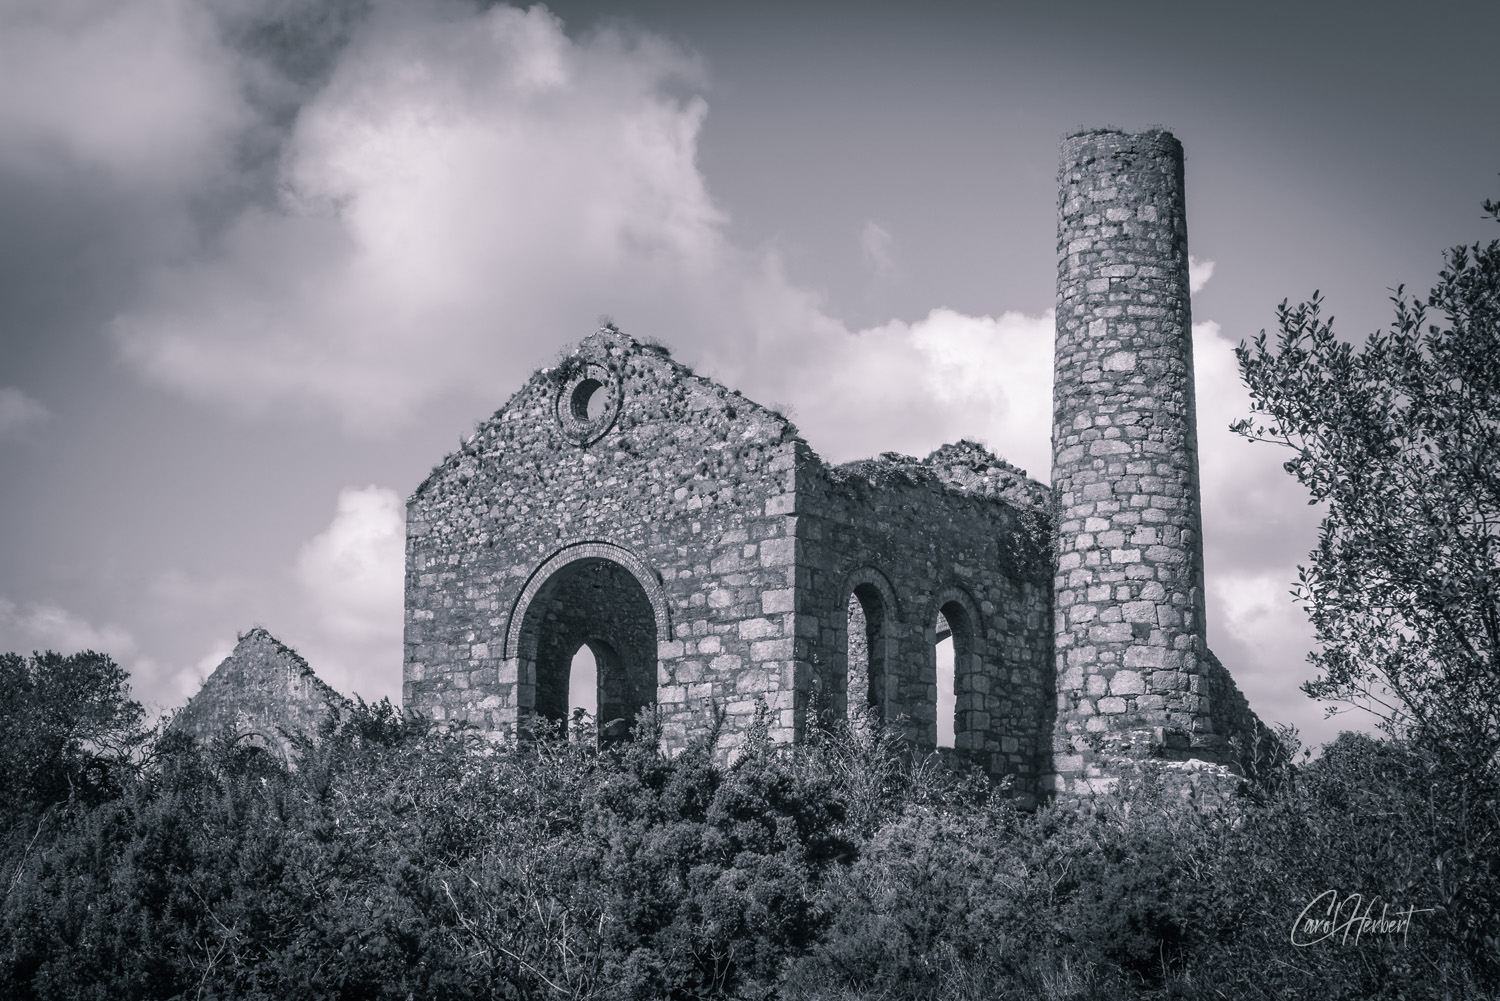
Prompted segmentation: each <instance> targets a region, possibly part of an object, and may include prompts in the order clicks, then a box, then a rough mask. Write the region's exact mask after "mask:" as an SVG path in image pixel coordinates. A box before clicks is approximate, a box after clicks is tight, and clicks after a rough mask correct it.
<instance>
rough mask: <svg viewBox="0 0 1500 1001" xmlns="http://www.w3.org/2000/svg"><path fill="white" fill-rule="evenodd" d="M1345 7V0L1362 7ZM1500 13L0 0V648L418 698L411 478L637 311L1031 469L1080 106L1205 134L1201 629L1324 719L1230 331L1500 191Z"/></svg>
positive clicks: (835, 445)
mask: <svg viewBox="0 0 1500 1001" xmlns="http://www.w3.org/2000/svg"><path fill="white" fill-rule="evenodd" d="M1355 10H1357V13H1350V11H1355ZM1497 29H1500V7H1497V6H1496V5H1494V4H1479V3H1474V4H1464V5H1452V4H1441V3H1437V4H1431V3H1429V4H1423V5H1420V6H1418V5H1415V4H1410V5H1382V4H1378V3H1373V4H1362V5H1358V6H1357V7H1356V6H1355V5H1348V4H1318V3H1311V4H1309V3H1298V4H1295V5H1294V4H1278V3H1268V4H1256V5H1237V6H1235V7H1234V8H1232V9H1231V8H1229V6H1228V5H1205V4H1185V3H1182V4H1179V3H1137V4H1129V5H1124V4H1117V3H1102V2H1097V3H1096V2H1075V3H1070V4H1067V5H1040V4H1027V5H1010V4H1005V3H998V2H996V3H984V4H979V3H969V4H957V3H941V2H928V3H923V4H921V5H920V6H919V5H916V4H909V5H881V4H868V3H861V4H853V3H831V2H830V3H820V4H816V5H809V4H806V3H802V4H786V3H779V2H757V3H755V4H735V5H729V4H703V3H691V4H690V3H666V2H649V0H639V2H635V3H631V2H629V0H625V2H623V3H611V4H601V3H588V2H568V0H563V2H559V3H556V4H553V5H551V6H548V7H542V6H535V7H530V8H519V7H509V6H503V5H494V6H484V5H476V4H474V3H472V2H467V0H451V2H450V0H404V2H400V3H397V2H389V0H320V2H312V0H194V2H189V0H0V649H7V650H20V651H29V650H32V649H47V648H52V649H59V650H62V651H65V652H66V651H72V650H77V649H83V648H93V649H99V650H104V651H106V652H108V653H110V654H111V655H113V656H114V657H115V659H116V660H117V661H119V662H120V663H121V664H122V665H124V666H125V667H126V668H127V669H128V670H129V671H130V672H131V674H132V681H133V684H134V686H135V692H136V695H137V697H139V698H141V699H142V700H143V701H145V702H146V703H147V704H148V705H150V706H152V707H153V708H155V709H158V710H166V709H170V708H172V707H174V706H177V705H180V704H182V703H183V702H184V701H185V700H186V699H187V698H188V697H189V696H190V695H191V694H192V693H193V692H194V691H196V688H197V686H198V685H199V684H200V683H201V681H202V679H203V678H204V677H206V676H207V674H208V673H209V672H210V671H212V669H213V667H214V666H215V665H216V664H217V663H218V662H219V661H220V660H221V659H222V658H223V657H224V656H225V655H226V654H227V653H228V651H229V650H230V649H231V648H232V646H233V645H234V642H235V639H236V636H237V634H238V633H240V632H243V631H245V630H248V629H249V628H251V627H252V626H255V625H262V626H265V627H266V628H268V629H270V630H271V631H272V632H273V633H274V634H275V635H277V636H278V637H279V638H281V639H282V640H284V641H285V642H287V643H289V644H291V645H292V646H294V647H296V648H297V649H298V650H299V651H300V652H301V653H302V654H303V655H304V656H305V657H307V659H308V660H309V662H310V663H311V664H312V666H313V667H314V669H315V670H317V671H318V673H319V674H320V675H321V676H322V677H323V678H324V679H325V680H327V681H328V682H330V683H331V684H333V685H334V686H335V687H336V688H339V689H340V690H342V691H344V692H346V693H358V694H360V695H362V696H364V697H366V698H369V699H378V698H380V697H383V696H391V697H392V698H393V699H398V698H399V694H400V680H401V645H400V642H401V609H402V551H403V538H404V536H403V532H404V527H403V524H402V518H403V512H404V501H405V498H406V497H407V496H409V495H410V493H411V492H412V491H413V490H414V489H415V487H416V485H417V484H418V483H419V482H421V480H422V479H423V478H424V477H425V476H426V474H427V472H428V471H429V470H430V469H431V468H432V466H434V465H435V464H436V463H438V462H439V461H440V460H441V459H442V458H443V456H444V455H445V454H446V453H447V452H449V451H451V450H452V449H453V448H454V447H455V446H456V445H457V444H458V442H459V440H460V439H461V438H462V437H463V436H465V435H466V434H468V433H469V432H470V431H471V430H472V429H473V427H474V425H475V424H476V423H477V422H478V421H480V420H482V419H484V418H485V417H487V416H488V415H489V414H490V413H492V412H493V411H494V410H495V409H496V408H497V407H499V406H501V405H502V404H503V403H504V402H505V400H506V399H507V398H508V397H509V396H510V394H511V393H512V392H514V391H515V390H516V389H518V388H519V387H520V386H521V384H522V383H523V382H524V381H525V379H526V377H527V376H528V375H529V373H530V372H531V371H533V370H534V369H536V368H538V367H541V366H544V365H548V364H550V363H551V362H552V361H553V360H554V359H555V358H556V357H558V356H559V354H560V353H561V352H563V351H564V350H565V349H566V346H567V345H569V344H572V343H576V342H577V341H578V340H581V339H582V338H583V337H585V336H587V335H588V334H589V333H590V332H591V331H592V330H594V329H595V328H596V327H597V326H598V325H599V323H600V321H601V318H606V317H607V318H610V319H612V320H613V321H614V322H615V323H617V324H618V325H619V326H620V327H621V328H623V329H624V330H625V331H626V332H628V333H631V334H633V335H635V336H637V337H640V338H642V339H645V338H651V339H655V340H658V341H660V342H662V343H664V344H666V345H667V346H669V347H670V348H671V350H672V352H673V354H674V356H675V357H677V358H679V359H680V360H682V361H684V362H686V363H688V364H689V365H692V366H693V367H694V368H695V369H696V370H698V371H699V372H701V373H703V374H706V375H710V376H712V377H715V378H717V379H719V380H721V381H723V382H725V383H727V384H729V385H731V386H734V387H736V388H739V389H741V390H743V391H744V392H745V393H746V394H747V395H749V396H751V397H752V398H754V399H758V400H760V401H762V402H764V403H768V404H779V405H783V406H786V407H790V408H791V411H792V413H793V416H794V419H795V421H796V422H797V424H798V426H799V428H800V429H801V431H802V432H803V434H804V436H805V437H806V438H807V440H808V441H809V443H810V444H811V445H812V446H813V448H814V449H816V450H817V451H818V452H819V453H820V454H822V455H823V456H824V457H825V458H827V459H829V460H831V461H845V460H848V459H853V458H858V457H861V456H866V455H871V454H874V453H878V452H882V451H887V450H894V451H901V452H906V453H909V454H916V455H925V454H926V453H927V452H928V451H930V450H931V449H933V448H935V447H937V446H938V445H939V444H942V443H943V442H946V441H952V440H956V439H958V438H961V437H967V438H973V439H978V440H980V441H983V442H984V443H986V444H987V445H988V446H989V447H990V448H991V450H992V451H995V452H996V453H997V454H1000V455H1001V456H1003V457H1005V458H1007V459H1009V460H1011V461H1012V462H1015V463H1016V464H1017V465H1020V466H1022V467H1023V468H1025V469H1027V470H1029V471H1030V472H1031V474H1032V475H1033V476H1036V477H1038V478H1039V479H1042V480H1044V481H1045V479H1046V478H1047V473H1048V470H1047V467H1048V456H1049V452H1050V448H1049V442H1048V436H1049V433H1050V383H1051V340H1052V314H1051V312H1050V311H1051V308H1052V302H1053V296H1054V292H1055V280H1056V256H1055V239H1056V237H1055V233H1056V221H1055V213H1056V170H1057V150H1058V143H1059V140H1060V139H1061V138H1062V136H1063V135H1065V134H1066V133H1068V132H1069V131H1072V130H1074V129H1077V128H1080V127H1094V126H1104V125H1110V126H1115V127H1120V128H1125V129H1130V130H1136V129H1141V128H1145V127H1148V126H1162V127H1166V128H1169V129H1171V130H1172V131H1173V132H1174V133H1175V134H1176V135H1177V137H1178V138H1179V139H1181V141H1182V143H1183V145H1184V147H1185V149H1186V156H1187V166H1186V171H1187V174H1186V177H1187V203H1188V228H1189V244H1190V249H1191V253H1192V256H1193V258H1194V261H1195V267H1194V281H1193V285H1194V299H1193V313H1194V320H1195V326H1194V342H1195V351H1196V353H1197V364H1198V375H1197V378H1198V387H1199V388H1198V399H1199V422H1200V430H1199V434H1200V449H1201V452H1202V481H1203V500H1204V531H1205V537H1206V542H1205V562H1206V567H1207V580H1208V583H1207V603H1208V615H1209V624H1208V629H1209V644H1210V646H1211V647H1212V648H1213V649H1214V650H1215V651H1216V652H1217V653H1218V655H1219V657H1220V659H1221V660H1223V661H1224V663H1225V664H1226V665H1227V666H1228V667H1229V668H1230V670H1231V672H1232V673H1233V674H1234V676H1235V678H1236V679H1237V681H1238V683H1239V685H1240V687H1241V689H1242V690H1243V691H1244V692H1245V693H1246V695H1247V697H1248V698H1249V700H1250V703H1251V706H1252V707H1253V708H1254V709H1255V710H1256V711H1258V712H1259V713H1260V714H1261V716H1262V717H1263V718H1264V719H1266V720H1268V721H1276V722H1284V723H1289V724H1293V725H1296V726H1297V727H1299V728H1300V730H1301V731H1302V734H1303V737H1304V739H1305V740H1307V741H1308V742H1309V743H1312V744H1316V743H1318V742H1321V741H1324V740H1327V739H1330V738H1331V737H1332V736H1333V735H1334V734H1335V733H1336V732H1337V731H1338V730H1339V729H1340V728H1343V727H1350V726H1361V727H1367V726H1368V720H1367V719H1361V718H1359V717H1357V716H1342V717H1339V718H1336V719H1334V720H1325V719H1324V718H1323V710H1322V707H1320V706H1319V705H1317V704H1316V703H1313V702H1311V701H1310V700H1308V699H1307V698H1306V697H1305V696H1303V695H1302V694H1301V693H1300V692H1299V691H1298V689H1297V686H1298V684H1299V683H1300V682H1302V681H1303V680H1305V679H1306V678H1307V677H1308V676H1309V674H1310V671H1311V669H1310V668H1309V666H1308V665H1307V664H1306V663H1305V661H1304V658H1305V656H1306V653H1307V651H1308V650H1309V649H1310V645H1311V638H1310V630H1309V629H1308V627H1307V625H1306V621H1305V616H1304V614H1303V613H1302V611H1301V610H1300V609H1299V608H1298V606H1297V605H1296V604H1295V602H1294V601H1293V600H1292V599H1291V597H1290V595H1289V593H1288V592H1289V587H1290V584H1291V582H1292V581H1293V580H1294V579H1295V576H1296V566H1297V564H1298V562H1299V560H1303V559H1305V556H1306V553H1307V552H1308V550H1309V549H1310V548H1311V547H1312V544H1313V541H1314V538H1315V534H1316V528H1317V523H1318V518H1319V515H1318V511H1317V509H1316V508H1312V507H1309V506H1308V504H1307V500H1306V496H1305V495H1304V494H1303V493H1302V492H1301V491H1300V490H1299V488H1298V487H1297V486H1296V484H1295V483H1294V482H1292V481H1291V479H1290V478H1289V477H1288V476H1287V475H1286V474H1285V473H1284V472H1283V471H1282V469H1281V467H1280V463H1281V462H1282V461H1283V460H1284V456H1281V455H1278V454H1277V453H1276V451H1275V450H1274V449H1273V448H1272V447H1271V446H1267V445H1263V444H1262V445H1254V444H1250V443H1247V442H1245V441H1243V440H1240V439H1238V438H1236V437H1234V436H1233V435H1231V434H1230V433H1229V432H1228V430H1227V426H1228V424H1229V422H1230V421H1231V420H1233V419H1235V418H1236V417H1240V416H1244V415H1245V414H1247V413H1248V398H1247V397H1246V395H1245V393H1244V390H1243V388H1242V387H1241V385H1240V383H1239V379H1238V374H1237V370H1236V366H1235V361H1234V356H1233V348H1234V345H1235V344H1237V343H1238V342H1240V341H1241V340H1243V339H1246V338H1249V337H1253V336H1254V335H1255V334H1256V333H1258V332H1259V331H1260V330H1261V329H1263V328H1268V327H1269V328H1272V329H1273V330H1274V324H1275V307H1276V304H1277V303H1278V302H1280V301H1281V300H1282V299H1288V298H1289V299H1291V300H1292V301H1293V302H1297V301H1300V300H1302V299H1305V298H1307V297H1308V296H1310V295H1311V294H1312V293H1313V291H1314V290H1321V291H1322V292H1323V294H1324V297H1325V299H1326V301H1327V303H1328V308H1329V309H1330V310H1331V311H1332V312H1333V313H1334V314H1335V316H1336V317H1337V319H1336V321H1335V325H1336V328H1337V329H1339V330H1341V331H1342V332H1343V333H1344V334H1345V335H1346V336H1350V337H1354V338H1358V337H1362V336H1363V335H1364V334H1365V333H1368V332H1369V331H1371V330H1373V329H1376V328H1378V327H1380V326H1382V325H1384V324H1385V323H1387V322H1388V319H1389V315H1390V307H1389V303H1388V301H1387V300H1388V297H1389V295H1390V291H1389V290H1390V289H1392V288H1394V287H1396V286H1399V285H1403V284H1404V285H1406V286H1408V287H1409V288H1412V289H1416V290H1421V291H1425V290H1426V289H1427V288H1428V287H1430V285H1431V284H1432V283H1433V281H1434V279H1435V276H1436V273H1437V270H1438V268H1439V266H1440V264H1441V254H1442V251H1443V250H1444V249H1445V248H1447V247H1450V246H1452V245H1455V244H1460V243H1472V242H1474V241H1476V240H1480V239H1483V240H1489V239H1491V238H1492V237H1493V236H1495V235H1500V234H1496V233H1494V232H1493V230H1494V224H1493V223H1490V222H1486V221H1485V220H1483V219H1482V217H1481V211H1480V204H1481V202H1482V201H1483V200H1484V199H1485V198H1486V197H1491V198H1493V197H1496V196H1500V179H1497V172H1500V102H1497V101H1495V96H1496V95H1495V83H1494V73H1493V65H1492V63H1493V55H1492V52H1491V51H1490V46H1491V45H1492V44H1493V42H1492V40H1493V39H1494V38H1495V37H1497Z"/></svg>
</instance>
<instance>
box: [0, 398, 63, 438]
mask: <svg viewBox="0 0 1500 1001" xmlns="http://www.w3.org/2000/svg"><path fill="white" fill-rule="evenodd" d="M51 416H52V414H51V412H50V411H48V409H47V408H46V407H44V406H42V405H41V404H40V403H38V402H37V401H36V400H33V399H32V398H31V397H29V396H27V395H26V394H25V393H23V392H21V391H20V390H19V389H16V388H15V387H14V386H3V387H0V439H4V438H19V437H21V436H22V435H23V434H25V433H26V432H27V431H28V430H30V429H31V428H33V427H35V426H36V425H38V424H40V423H42V422H43V421H45V420H46V419H47V418H49V417H51Z"/></svg>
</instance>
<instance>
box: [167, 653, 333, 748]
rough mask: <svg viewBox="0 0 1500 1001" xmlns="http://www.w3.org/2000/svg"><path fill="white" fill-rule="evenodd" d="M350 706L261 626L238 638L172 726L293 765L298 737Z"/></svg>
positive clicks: (206, 740)
mask: <svg viewBox="0 0 1500 1001" xmlns="http://www.w3.org/2000/svg"><path fill="white" fill-rule="evenodd" d="M348 707H349V700H348V699H346V698H344V697H343V696H342V695H340V694H339V693H338V692H336V691H334V690H333V689H332V688H330V687H328V685H327V684H325V683H324V682H323V680H322V679H321V678H319V677H318V676H317V675H316V674H314V673H313V669H312V668H311V667H309V666H308V665H307V661H305V660H303V659H302V658H301V657H300V656H299V655H298V654H297V651H295V650H293V649H291V648H290V647H288V646H286V645H285V644H283V643H282V642H281V641H280V640H278V639H277V638H276V637H274V636H272V635H271V634H270V633H268V632H267V631H266V630H265V629H262V628H259V627H257V628H254V629H251V630H250V631H249V632H247V633H245V634H244V635H243V636H241V637H239V642H238V643H237V644H236V645H235V648H234V650H233V652H231V653H230V654H229V656H228V657H225V658H224V660H223V661H222V662H221V663H220V664H219V666H218V667H216V668H215V669H214V672H213V673H212V674H211V675H209V676H208V678H207V680H205V681H204V682H203V687H202V688H200V689H199V690H198V694H196V695H194V696H193V698H192V700H191V701H189V702H188V704H187V705H186V706H184V707H183V708H182V711H181V712H179V713H177V714H176V715H175V716H173V717H172V722H171V724H170V725H171V729H173V730H175V731H178V732H181V733H186V734H189V735H191V736H192V737H194V738H195V739H197V740H198V741H199V742H201V743H204V744H208V743H211V742H213V741H215V740H228V741H231V742H234V743H235V744H237V745H241V746H245V747H255V748H259V749H261V750H264V751H267V752H269V753H271V754H273V755H274V756H275V757H277V758H278V759H280V760H281V761H283V762H288V763H290V762H292V761H294V760H295V754H294V753H293V752H294V748H293V746H292V740H291V738H292V737H293V736H295V735H299V734H300V735H303V736H311V735H314V734H316V733H317V732H318V729H319V727H320V726H322V724H323V722H324V720H326V719H327V718H328V717H329V714H330V713H339V712H342V711H344V710H345V709H347V708H348Z"/></svg>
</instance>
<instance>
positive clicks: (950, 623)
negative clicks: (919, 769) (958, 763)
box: [932, 601, 974, 747]
mask: <svg viewBox="0 0 1500 1001" xmlns="http://www.w3.org/2000/svg"><path fill="white" fill-rule="evenodd" d="M932 637H933V638H932V644H933V662H934V664H935V665H936V668H937V679H936V680H937V685H936V686H935V687H936V691H935V693H934V697H935V701H936V703H937V704H936V706H935V709H936V720H937V730H936V734H935V736H936V739H937V746H938V747H966V746H968V744H967V741H965V739H964V735H965V730H967V729H969V728H968V727H967V726H965V718H966V714H965V712H964V710H966V709H971V708H973V707H972V706H971V705H968V704H966V700H965V697H964V696H965V692H966V691H967V687H966V686H967V685H968V684H971V683H972V682H971V679H969V678H967V677H966V675H967V674H968V673H969V671H970V669H971V666H970V660H971V659H972V658H971V654H972V653H973V651H974V632H973V623H972V622H971V621H970V616H969V613H968V611H967V610H966V609H965V608H964V606H963V604H961V603H960V602H958V601H948V602H945V603H944V604H943V606H942V607H941V608H939V609H938V613H937V621H936V622H935V623H934V624H933V631H932Z"/></svg>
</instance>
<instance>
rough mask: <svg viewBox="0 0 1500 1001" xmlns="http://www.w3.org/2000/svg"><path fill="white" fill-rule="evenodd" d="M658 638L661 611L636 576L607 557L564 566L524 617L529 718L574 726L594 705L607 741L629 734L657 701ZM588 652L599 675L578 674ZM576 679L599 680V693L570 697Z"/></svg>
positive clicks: (522, 674)
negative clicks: (577, 715)
mask: <svg viewBox="0 0 1500 1001" xmlns="http://www.w3.org/2000/svg"><path fill="white" fill-rule="evenodd" d="M544 569H546V568H544ZM658 634H659V621H658V610H657V608H656V607H655V606H654V605H653V603H652V601H651V598H650V596H648V594H647V593H646V589H645V588H644V587H642V585H641V582H640V580H638V579H637V577H636V574H635V573H633V572H632V571H631V570H630V569H627V568H626V567H624V566H622V565H621V564H620V563H617V562H615V561H614V560H611V559H607V558H603V557H599V556H584V555H580V557H579V558H577V559H574V560H571V561H569V562H565V563H562V565H561V566H558V567H557V568H556V569H554V570H552V572H551V574H550V575H549V576H547V577H546V579H545V581H544V582H543V583H541V585H540V586H539V587H537V588H536V590H535V593H534V595H533V596H532V597H531V599H530V602H529V603H528V604H527V605H526V607H525V609H524V611H522V612H521V622H520V630H519V635H518V636H517V641H516V645H517V650H516V654H517V657H518V660H519V663H518V665H517V666H518V676H519V679H520V682H521V684H520V685H519V686H518V690H517V702H518V704H519V705H518V708H519V709H520V710H521V714H522V716H523V717H524V716H526V715H527V714H528V712H529V713H532V714H535V715H536V716H537V717H540V718H542V719H545V720H550V721H553V722H559V723H561V724H562V725H563V726H564V727H566V725H567V720H568V717H569V715H570V712H571V710H572V708H573V707H575V706H587V705H588V704H589V703H590V701H592V702H593V703H594V704H595V705H597V706H598V713H597V719H598V723H599V732H600V734H601V735H607V736H623V735H625V734H626V733H628V731H629V729H630V727H631V726H632V725H633V723H634V721H635V717H636V714H637V713H638V712H640V710H641V709H644V708H645V707H647V706H650V705H653V704H654V703H655V702H656V644H657V638H658ZM585 647H586V648H587V649H588V651H589V654H590V655H592V659H593V671H592V672H589V671H587V670H577V671H575V660H577V659H578V654H579V652H580V650H581V649H582V648H585ZM580 667H582V665H580ZM570 679H572V683H573V684H575V685H576V684H578V683H580V681H583V682H584V683H587V680H592V681H593V683H594V685H595V686H596V687H595V691H594V692H593V693H584V692H570V691H569V685H570ZM528 682H530V684H528ZM590 694H592V696H593V698H592V699H589V698H588V695H590Z"/></svg>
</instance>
